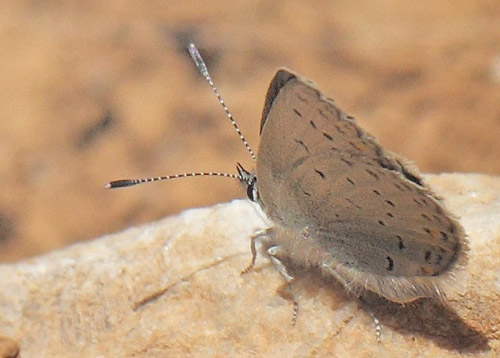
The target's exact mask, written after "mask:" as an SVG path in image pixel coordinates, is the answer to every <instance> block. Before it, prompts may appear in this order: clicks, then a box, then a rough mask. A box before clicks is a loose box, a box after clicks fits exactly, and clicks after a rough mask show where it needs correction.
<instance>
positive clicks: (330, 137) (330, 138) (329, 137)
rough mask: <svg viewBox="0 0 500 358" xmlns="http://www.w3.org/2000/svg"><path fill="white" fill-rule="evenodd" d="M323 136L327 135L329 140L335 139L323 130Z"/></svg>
mask: <svg viewBox="0 0 500 358" xmlns="http://www.w3.org/2000/svg"><path fill="white" fill-rule="evenodd" d="M323 137H325V138H326V139H328V140H333V137H332V136H331V135H329V134H328V133H325V132H323Z"/></svg>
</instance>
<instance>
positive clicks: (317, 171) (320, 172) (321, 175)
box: [314, 169, 325, 179]
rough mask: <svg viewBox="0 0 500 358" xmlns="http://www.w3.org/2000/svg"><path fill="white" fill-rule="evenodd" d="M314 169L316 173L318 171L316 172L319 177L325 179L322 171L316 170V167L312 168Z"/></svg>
mask: <svg viewBox="0 0 500 358" xmlns="http://www.w3.org/2000/svg"><path fill="white" fill-rule="evenodd" d="M314 171H315V172H316V173H318V174H319V176H320V177H321V178H323V179H325V174H324V173H323V172H322V171H320V170H318V169H314Z"/></svg>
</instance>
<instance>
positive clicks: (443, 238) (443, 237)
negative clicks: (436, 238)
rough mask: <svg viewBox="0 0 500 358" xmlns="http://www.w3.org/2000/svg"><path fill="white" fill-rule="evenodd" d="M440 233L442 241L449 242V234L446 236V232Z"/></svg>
mask: <svg viewBox="0 0 500 358" xmlns="http://www.w3.org/2000/svg"><path fill="white" fill-rule="evenodd" d="M439 233H440V234H441V239H442V240H443V241H446V240H448V234H446V233H445V232H444V231H440V232H439Z"/></svg>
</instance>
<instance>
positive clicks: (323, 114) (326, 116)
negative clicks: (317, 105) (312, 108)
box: [318, 109, 328, 119]
mask: <svg viewBox="0 0 500 358" xmlns="http://www.w3.org/2000/svg"><path fill="white" fill-rule="evenodd" d="M318 113H319V115H320V116H321V117H323V118H324V119H328V115H326V114H325V113H324V112H323V111H322V110H321V109H318Z"/></svg>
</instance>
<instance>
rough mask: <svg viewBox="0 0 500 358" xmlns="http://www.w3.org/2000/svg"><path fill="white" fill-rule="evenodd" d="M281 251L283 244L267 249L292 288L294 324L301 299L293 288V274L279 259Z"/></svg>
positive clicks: (277, 268)
mask: <svg viewBox="0 0 500 358" xmlns="http://www.w3.org/2000/svg"><path fill="white" fill-rule="evenodd" d="M280 251H282V249H281V246H271V247H269V248H268V249H267V254H268V255H269V258H270V259H271V262H272V263H273V265H274V267H275V268H276V270H278V272H279V273H280V274H281V276H282V277H283V278H284V279H285V282H286V283H287V284H288V288H289V289H290V293H291V295H292V300H293V314H292V324H295V322H296V321H297V315H298V314H299V300H298V299H297V296H296V295H295V290H294V288H293V280H294V278H293V276H291V275H290V274H289V273H288V270H287V269H286V266H285V265H284V264H283V262H282V261H281V260H280V259H278V256H279V254H280Z"/></svg>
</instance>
